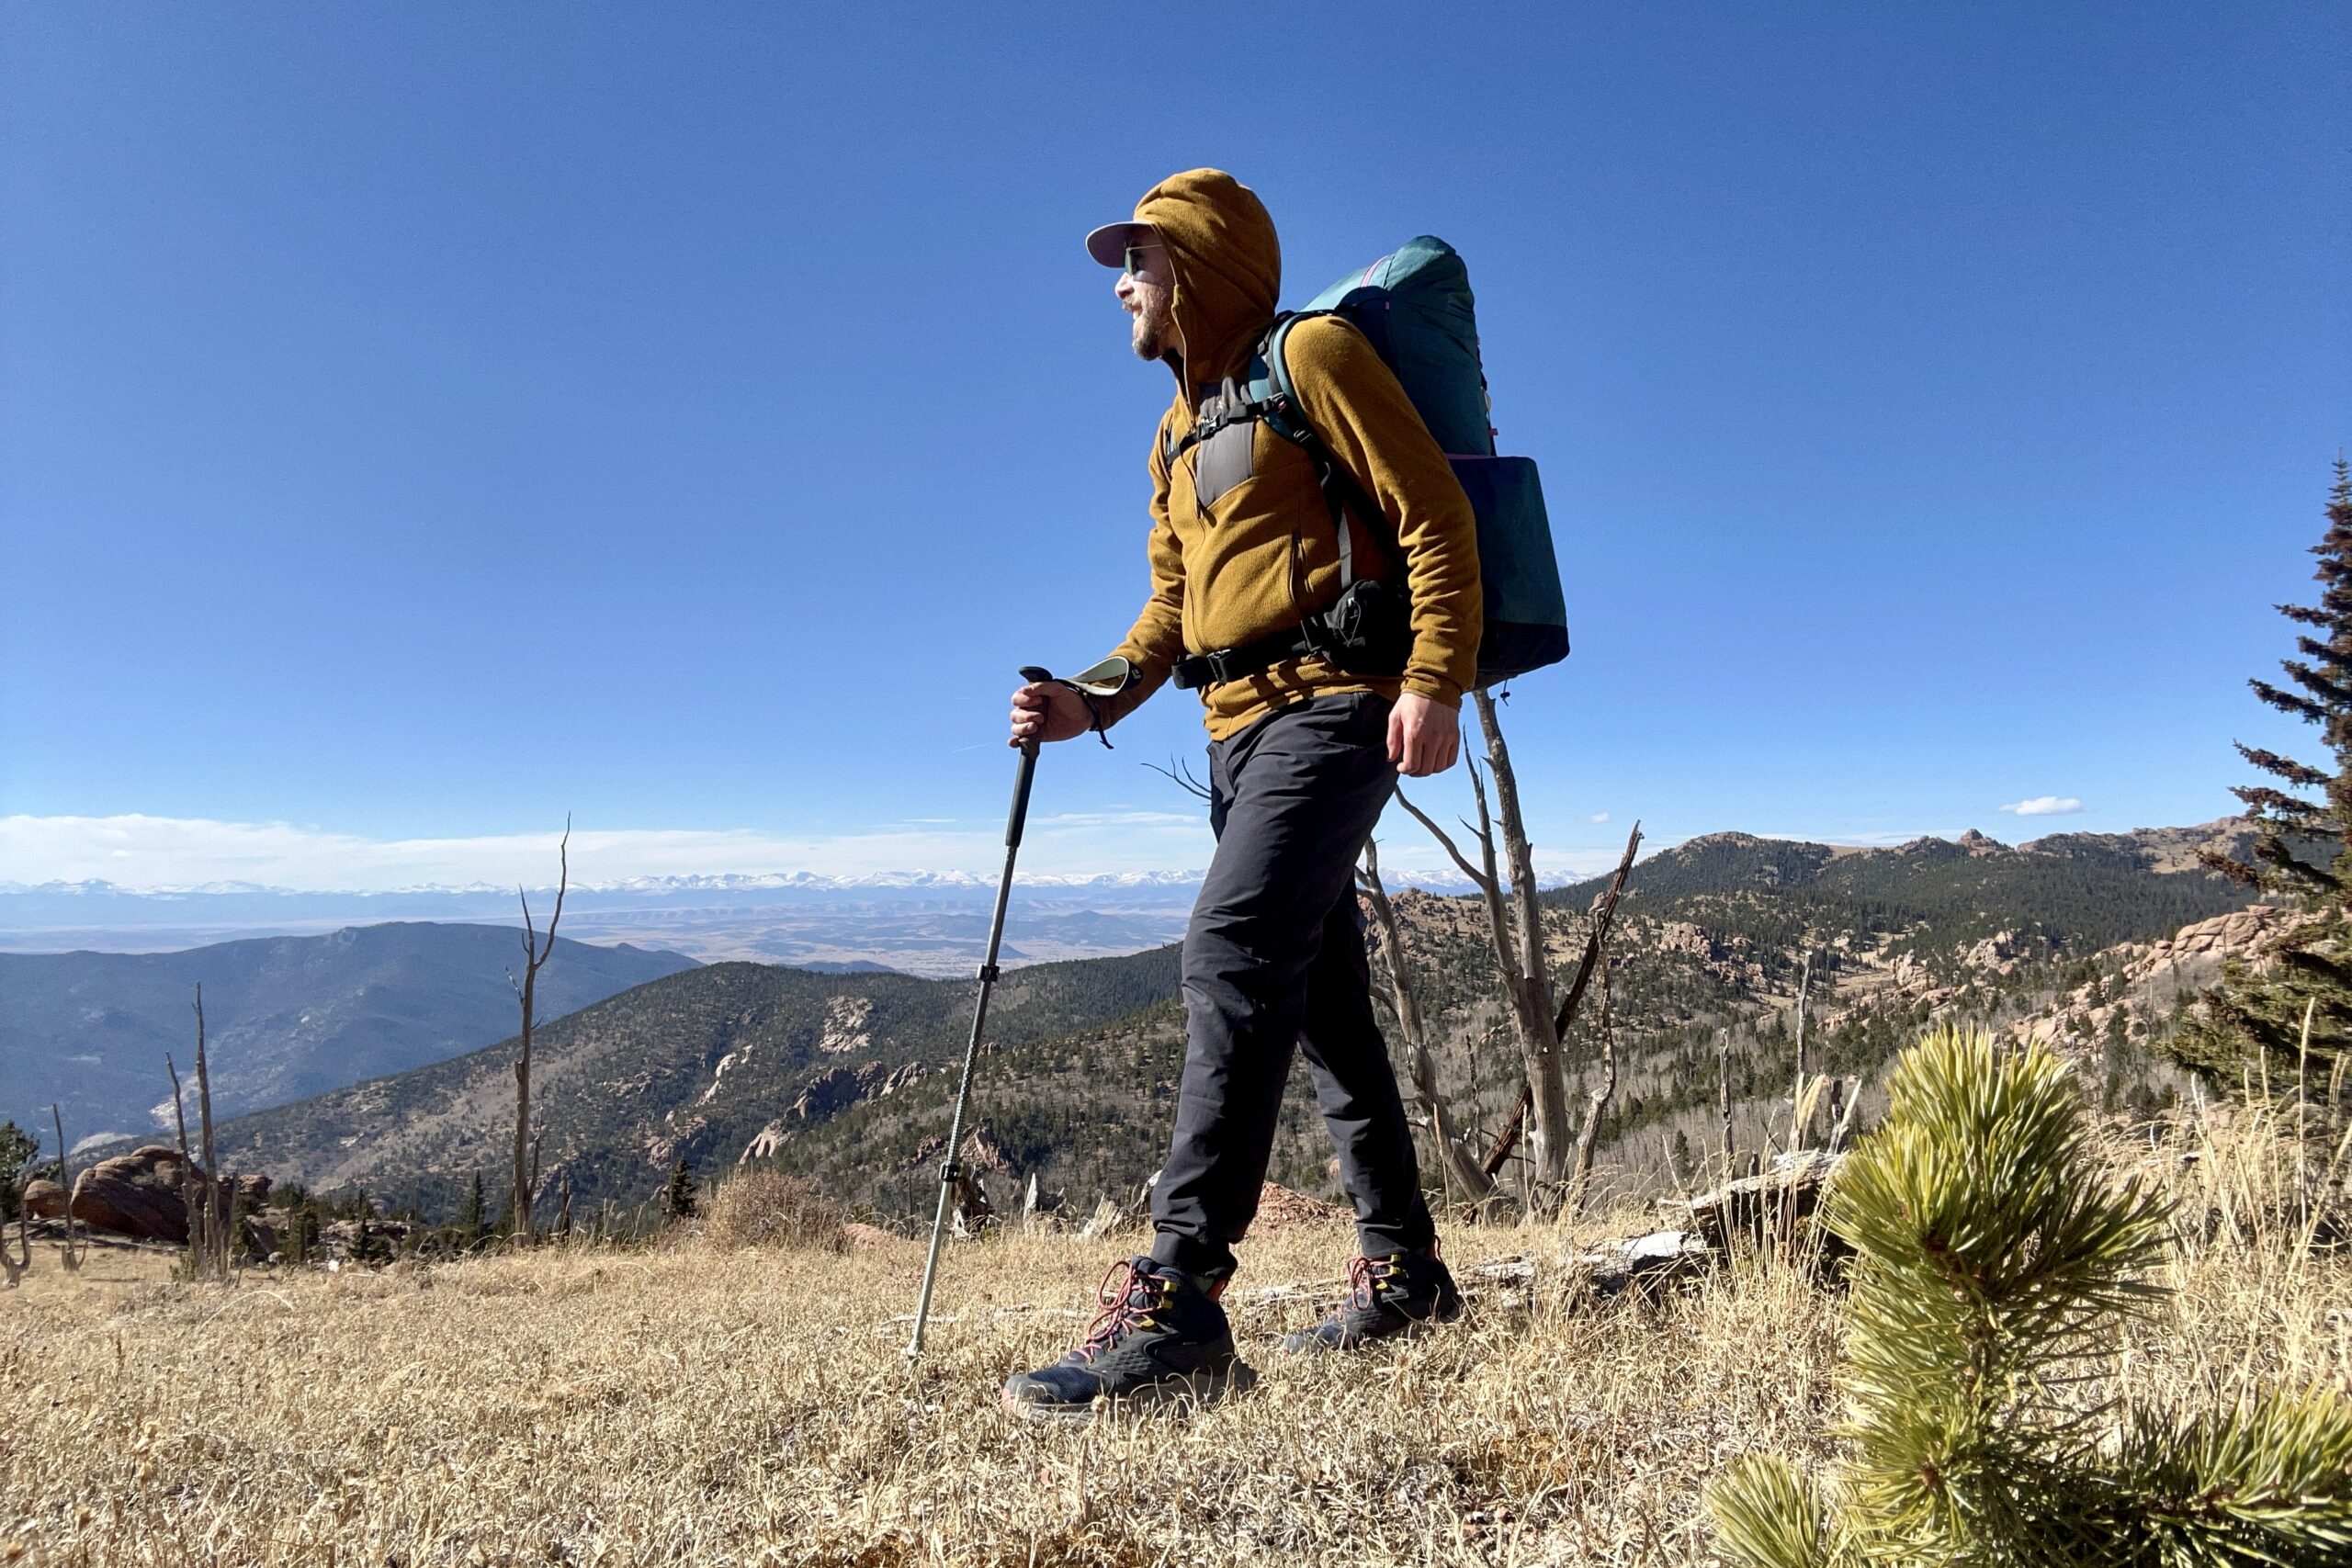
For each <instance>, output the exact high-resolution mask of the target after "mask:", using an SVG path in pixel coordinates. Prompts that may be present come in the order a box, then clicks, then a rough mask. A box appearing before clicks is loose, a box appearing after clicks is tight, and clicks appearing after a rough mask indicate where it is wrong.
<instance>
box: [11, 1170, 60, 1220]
mask: <svg viewBox="0 0 2352 1568" xmlns="http://www.w3.org/2000/svg"><path fill="white" fill-rule="evenodd" d="M22 1201H23V1203H24V1209H25V1217H26V1218H27V1219H33V1220H62V1219H63V1218H64V1217H65V1189H64V1188H62V1187H60V1186H59V1185H58V1184H57V1183H56V1182H54V1181H50V1180H47V1179H43V1180H40V1181H28V1182H27V1183H25V1195H24V1198H23V1200H22Z"/></svg>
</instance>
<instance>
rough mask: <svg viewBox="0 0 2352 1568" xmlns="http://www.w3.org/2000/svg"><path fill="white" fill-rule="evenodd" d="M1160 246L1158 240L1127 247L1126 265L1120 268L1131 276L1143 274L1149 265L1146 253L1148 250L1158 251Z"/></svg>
mask: <svg viewBox="0 0 2352 1568" xmlns="http://www.w3.org/2000/svg"><path fill="white" fill-rule="evenodd" d="M1159 248H1160V247H1159V244H1158V243H1156V242H1154V243H1148V244H1141V245H1129V246H1128V247H1127V254H1126V265H1125V266H1124V267H1122V268H1121V269H1120V270H1121V271H1123V272H1125V274H1126V276H1129V277H1140V276H1143V269H1144V267H1145V265H1147V264H1146V262H1145V259H1144V253H1145V252H1147V251H1156V250H1159Z"/></svg>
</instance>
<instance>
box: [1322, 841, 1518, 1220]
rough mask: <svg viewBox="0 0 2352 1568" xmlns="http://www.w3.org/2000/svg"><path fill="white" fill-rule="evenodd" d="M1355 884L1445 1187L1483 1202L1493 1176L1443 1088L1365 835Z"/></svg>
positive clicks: (1374, 848) (1375, 853)
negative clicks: (1367, 909)
mask: <svg viewBox="0 0 2352 1568" xmlns="http://www.w3.org/2000/svg"><path fill="white" fill-rule="evenodd" d="M1356 886H1359V887H1360V888H1362V889H1363V896H1364V899H1365V901H1366V902H1367V903H1369V904H1370V905H1371V906H1372V919H1373V926H1374V930H1375V931H1377V932H1378V933H1379V936H1380V955H1381V959H1382V962H1383V963H1385V964H1386V965H1387V968H1388V987H1389V991H1390V993H1391V994H1392V995H1393V996H1394V998H1395V999H1396V1003H1397V1031H1398V1032H1400V1033H1402V1034H1403V1035H1404V1037H1405V1049H1406V1061H1407V1063H1408V1067H1409V1071H1408V1074H1407V1077H1408V1078H1410V1080H1411V1082H1412V1085H1413V1096H1414V1098H1415V1099H1417V1100H1419V1101H1420V1102H1421V1109H1422V1111H1425V1112H1426V1113H1427V1114H1428V1116H1429V1120H1430V1137H1431V1138H1432V1139H1434V1140H1435V1141H1436V1143H1437V1149H1438V1160H1439V1166H1440V1168H1441V1169H1442V1170H1443V1171H1444V1172H1445V1179H1446V1185H1447V1186H1448V1187H1450V1188H1453V1189H1454V1190H1456V1191H1458V1192H1460V1193H1461V1194H1462V1201H1464V1202H1465V1203H1478V1202H1483V1201H1485V1200H1486V1199H1487V1197H1488V1196H1490V1195H1491V1194H1492V1193H1493V1191H1494V1190H1495V1183H1494V1179H1493V1178H1491V1177H1489V1176H1488V1175H1487V1173H1486V1172H1485V1171H1484V1170H1482V1169H1480V1168H1479V1166H1478V1162H1477V1161H1476V1160H1475V1159H1473V1158H1472V1157H1471V1156H1470V1151H1469V1147H1468V1143H1467V1140H1466V1139H1465V1138H1464V1136H1463V1134H1462V1132H1461V1130H1460V1129H1459V1128H1458V1127H1457V1126H1456V1125H1455V1122H1454V1120H1453V1107H1452V1106H1450V1105H1449V1104H1447V1103H1446V1099H1445V1096H1444V1095H1443V1094H1442V1092H1440V1091H1439V1089H1438V1083H1437V1064H1436V1062H1435V1060H1434V1059H1433V1058H1432V1057H1431V1056H1430V1045H1429V1029H1428V1025H1427V1024H1426V1023H1425V1022H1424V1021H1423V1020H1422V1017H1421V1008H1420V1002H1419V998H1416V997H1415V996H1414V994H1413V983H1412V975H1411V972H1410V971H1409V970H1408V968H1407V967H1406V964H1405V943H1404V940H1403V938H1402V936H1401V935H1400V934H1399V933H1398V931H1397V910H1396V908H1395V906H1393V905H1391V904H1390V903H1389V901H1388V889H1387V888H1386V887H1385V886H1382V884H1381V880H1380V846H1379V844H1378V843H1377V842H1375V841H1374V840H1370V839H1366V840H1364V845H1363V865H1362V866H1361V867H1360V868H1359V869H1358V870H1357V872H1356Z"/></svg>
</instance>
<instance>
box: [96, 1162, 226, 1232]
mask: <svg viewBox="0 0 2352 1568" xmlns="http://www.w3.org/2000/svg"><path fill="white" fill-rule="evenodd" d="M189 1170H190V1168H189V1167H188V1166H187V1165H186V1164H184V1163H183V1162H182V1161H181V1159H180V1156H179V1151H178V1150H177V1149H169V1148H165V1147H164V1145H161V1144H147V1145H141V1147H139V1148H136V1149H133V1150H131V1151H130V1153H129V1154H127V1155H117V1156H114V1158H112V1159H102V1160H100V1161H99V1162H98V1163H97V1164H96V1165H94V1166H92V1167H91V1168H89V1169H87V1170H85V1171H84V1172H83V1173H82V1174H81V1176H80V1177H79V1178H78V1179H75V1181H74V1218H75V1219H77V1220H79V1221H81V1222H82V1223H83V1224H85V1225H90V1226H93V1227H95V1228H96V1229H98V1230H107V1231H114V1232H117V1233H119V1234H120V1235H135V1236H141V1237H143V1238H145V1239H147V1240H149V1241H168V1242H174V1243H181V1242H186V1241H187V1201H186V1200H185V1199H183V1198H182V1197H181V1196H180V1190H181V1184H182V1183H183V1182H184V1181H185V1180H186V1179H187V1176H188V1174H189ZM201 1179H202V1178H201V1176H200V1175H199V1177H198V1180H199V1181H200V1180H201Z"/></svg>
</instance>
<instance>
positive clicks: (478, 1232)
mask: <svg viewBox="0 0 2352 1568" xmlns="http://www.w3.org/2000/svg"><path fill="white" fill-rule="evenodd" d="M482 1224H483V1218H482V1201H481V1171H479V1170H477V1171H475V1172H474V1179H473V1185H472V1186H471V1187H470V1188H469V1189H467V1191H466V1206H465V1207H464V1208H462V1209H460V1210H458V1247H460V1248H462V1249H464V1250H465V1251H468V1252H470V1251H472V1250H473V1249H474V1248H475V1247H479V1246H480V1245H481V1237H482Z"/></svg>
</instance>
